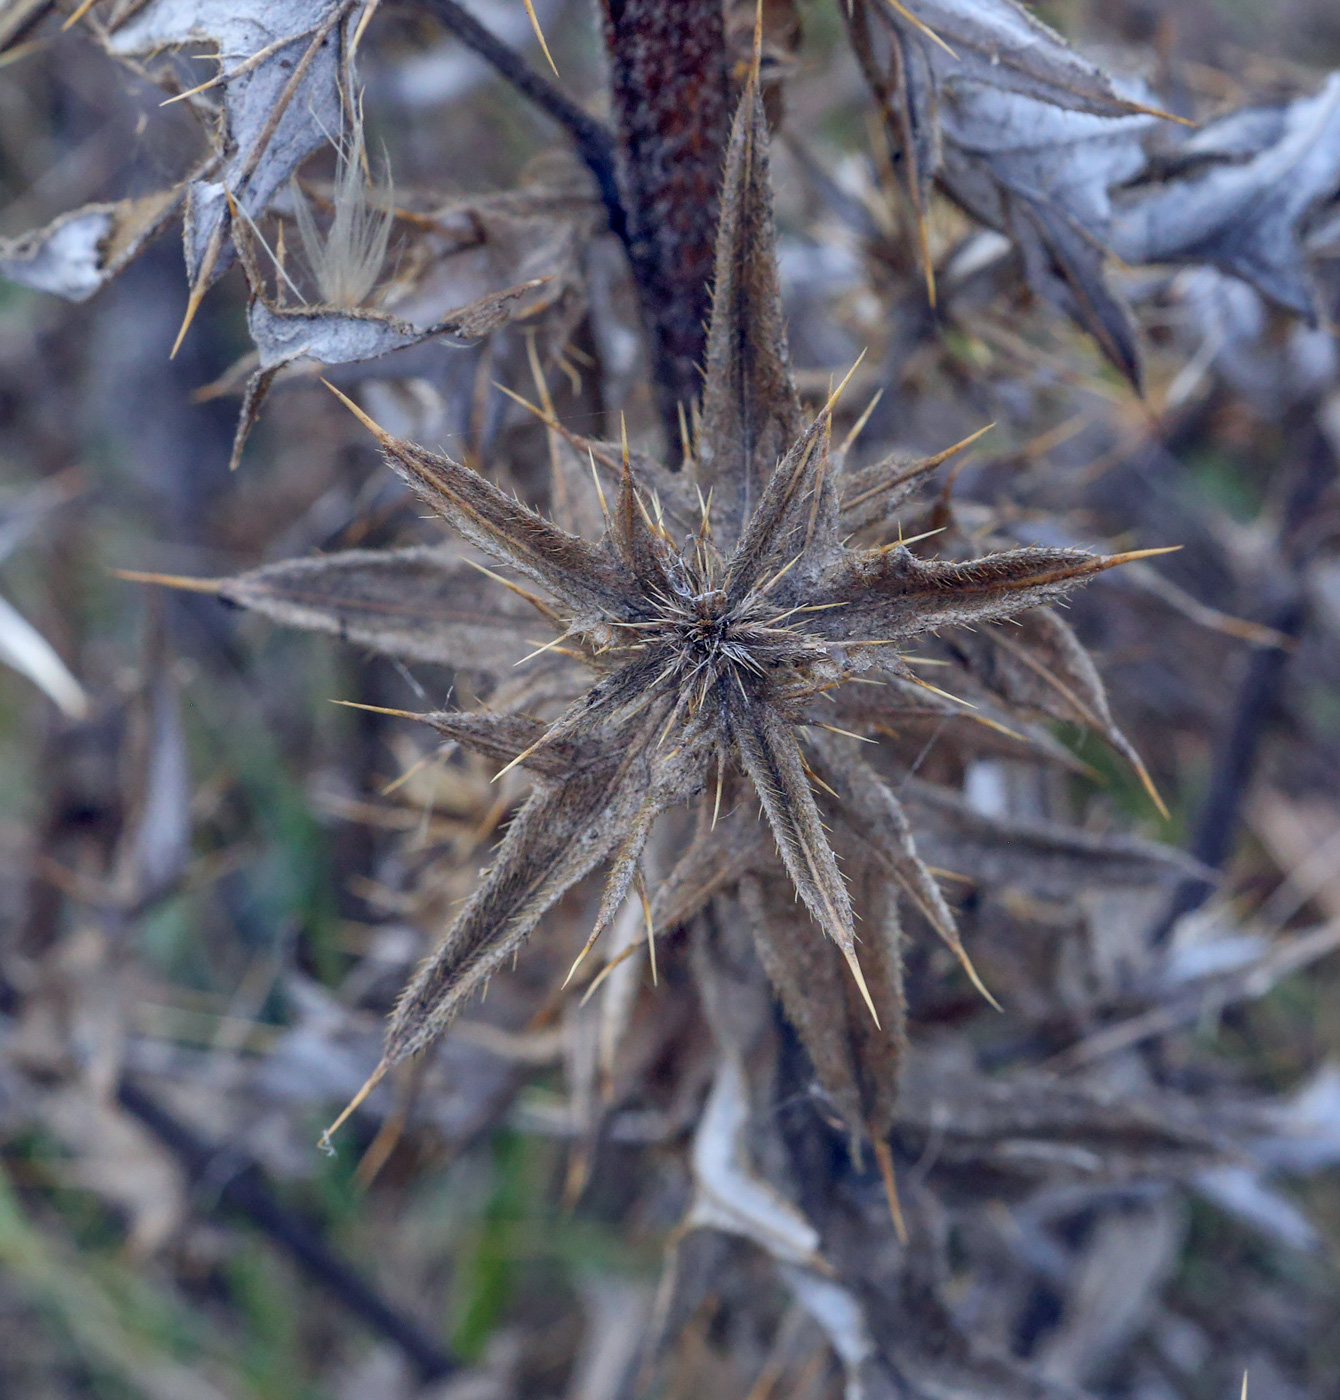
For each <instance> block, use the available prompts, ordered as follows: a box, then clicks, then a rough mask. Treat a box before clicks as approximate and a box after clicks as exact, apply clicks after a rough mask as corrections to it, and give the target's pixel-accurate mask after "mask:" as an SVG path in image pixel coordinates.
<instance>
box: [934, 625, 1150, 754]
mask: <svg viewBox="0 0 1340 1400" xmlns="http://www.w3.org/2000/svg"><path fill="white" fill-rule="evenodd" d="M954 649H955V650H956V651H957V652H959V653H960V654H961V655H962V656H963V657H964V658H965V659H966V660H967V662H968V665H969V668H970V669H971V670H972V671H973V673H974V674H975V675H976V676H977V677H978V679H979V680H981V682H982V683H983V684H984V685H985V686H986V687H987V688H988V689H989V690H991V691H993V692H994V693H995V694H997V695H999V696H1000V697H1001V698H1002V699H1003V700H1004V701H1005V702H1006V703H1007V704H1008V705H1009V706H1010V707H1011V708H1013V709H1017V710H1022V711H1025V712H1027V711H1030V710H1032V711H1036V712H1040V713H1041V714H1044V715H1048V716H1050V717H1051V718H1052V719H1059V720H1064V721H1067V722H1069V723H1071V724H1079V725H1082V726H1083V727H1084V728H1086V729H1090V730H1092V731H1093V732H1094V733H1096V734H1100V735H1101V736H1102V737H1103V738H1104V739H1106V740H1107V741H1108V743H1110V744H1111V745H1112V747H1113V748H1114V749H1116V750H1117V752H1118V753H1120V754H1121V755H1122V756H1123V757H1124V758H1127V759H1128V760H1130V761H1132V762H1133V763H1134V764H1135V765H1136V766H1137V768H1138V767H1141V765H1140V760H1139V758H1138V756H1136V754H1135V750H1134V749H1133V748H1132V747H1131V744H1130V742H1129V740H1128V739H1127V738H1126V736H1125V735H1124V734H1123V733H1122V732H1121V730H1120V729H1119V728H1118V727H1117V724H1116V721H1115V720H1114V719H1113V718H1112V711H1111V708H1110V707H1109V705H1108V702H1107V691H1106V689H1105V688H1104V686H1103V681H1102V677H1101V676H1099V674H1098V668H1097V667H1096V666H1095V665H1094V664H1093V658H1092V657H1090V655H1089V653H1088V652H1087V651H1085V650H1084V647H1083V645H1082V644H1081V643H1080V640H1079V638H1078V637H1076V636H1075V634H1074V632H1073V630H1072V629H1071V627H1070V625H1069V623H1067V622H1066V621H1065V619H1064V618H1062V617H1060V616H1059V615H1058V614H1057V613H1056V612H1054V611H1053V610H1052V609H1051V608H1035V609H1033V610H1032V611H1031V612H1028V613H1026V614H1025V615H1024V616H1023V617H1021V618H1019V619H1018V621H1017V622H1015V623H1013V624H1012V625H1011V626H1009V627H990V628H983V629H982V630H981V631H977V632H972V633H960V634H958V635H957V636H956V637H955V638H954Z"/></svg>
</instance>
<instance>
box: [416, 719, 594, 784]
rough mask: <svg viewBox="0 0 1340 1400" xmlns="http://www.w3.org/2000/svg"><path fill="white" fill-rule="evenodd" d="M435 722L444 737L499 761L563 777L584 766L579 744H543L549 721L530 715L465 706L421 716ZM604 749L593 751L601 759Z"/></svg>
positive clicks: (433, 725) (430, 722)
mask: <svg viewBox="0 0 1340 1400" xmlns="http://www.w3.org/2000/svg"><path fill="white" fill-rule="evenodd" d="M420 718H421V719H422V720H423V722H424V723H425V724H429V725H432V727H433V728H434V729H436V730H437V732H438V733H439V734H440V735H442V737H443V738H444V739H450V740H453V741H454V742H455V743H458V744H459V745H460V746H461V747H462V748H463V749H469V750H470V751H471V752H472V753H477V754H480V755H481V756H482V757H484V758H488V759H492V760H493V761H494V762H495V763H499V764H508V763H516V764H518V765H519V766H520V767H522V768H526V769H529V770H530V771H531V772H534V773H539V774H540V775H541V776H542V777H546V778H561V777H563V776H564V775H565V774H566V773H568V772H569V771H570V770H571V769H573V768H575V767H578V766H581V765H582V762H583V759H582V756H581V751H580V748H579V746H578V745H576V744H573V743H570V742H566V741H562V740H560V741H557V742H555V743H551V744H543V743H541V740H542V739H543V738H544V736H545V725H544V724H543V723H542V722H541V721H540V720H538V719H532V718H531V717H530V716H529V715H513V714H490V713H487V712H485V713H480V714H470V713H468V712H466V711H464V710H438V711H434V712H433V713H431V714H425V715H422V716H420ZM601 752H602V751H599V750H597V751H596V752H595V753H593V754H592V756H591V760H590V761H592V762H596V761H599V756H600V753H601Z"/></svg>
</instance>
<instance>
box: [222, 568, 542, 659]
mask: <svg viewBox="0 0 1340 1400" xmlns="http://www.w3.org/2000/svg"><path fill="white" fill-rule="evenodd" d="M219 595H220V597H222V598H224V599H226V600H227V601H228V602H230V603H235V604H236V605H237V606H239V607H243V608H250V609H251V610H253V611H255V612H259V613H262V614H263V615H264V616H266V617H268V618H270V619H271V620H273V621H275V622H278V623H281V624H283V625H284V626H286V627H298V628H302V629H304V630H306V631H309V632H327V633H330V634H332V635H334V636H337V637H340V638H342V639H344V640H347V641H351V642H356V643H358V644H359V645H361V646H366V647H370V648H372V650H374V651H378V652H381V653H382V654H383V655H386V656H396V657H400V658H401V659H402V660H406V661H429V662H436V663H438V664H440V665H455V666H459V667H462V668H463V669H466V670H474V671H478V672H482V673H486V674H492V675H504V674H506V673H507V672H508V671H509V670H510V669H511V667H512V666H513V664H514V663H515V662H516V661H517V659H518V658H519V657H521V656H524V655H525V654H526V652H527V651H531V650H533V649H534V648H533V645H532V644H531V643H530V641H529V639H530V638H532V637H534V635H535V632H536V629H537V627H539V628H543V627H544V626H545V620H544V618H543V616H542V614H540V612H539V611H538V610H537V609H536V608H535V607H534V606H533V605H532V604H531V603H529V602H527V601H526V599H525V598H522V597H519V596H518V595H517V594H516V593H514V592H512V591H511V590H510V589H508V588H505V587H503V585H502V584H500V583H497V582H495V581H494V580H493V579H491V578H489V577H488V575H487V574H483V573H481V572H480V571H479V569H478V568H476V567H473V566H472V565H470V564H469V563H467V562H466V560H465V559H464V558H463V557H462V556H461V555H460V554H459V553H457V552H456V551H453V550H450V549H445V548H442V547H440V546H439V547H433V546H416V547H411V548H408V549H394V550H374V549H350V550H344V551H341V552H340V553H337V554H325V555H318V556H316V557H314V558H310V559H290V560H285V561H283V562H281V563H277V564H266V565H263V566H262V567H261V568H259V569H253V570H252V571H251V572H250V573H246V574H240V575H239V576H238V577H236V578H232V579H226V580H224V581H223V582H222V583H221V584H220V585H219Z"/></svg>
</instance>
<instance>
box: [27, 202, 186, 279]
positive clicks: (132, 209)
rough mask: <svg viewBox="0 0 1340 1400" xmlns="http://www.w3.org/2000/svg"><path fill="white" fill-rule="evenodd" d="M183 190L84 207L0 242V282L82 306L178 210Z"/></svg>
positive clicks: (133, 256) (134, 255)
mask: <svg viewBox="0 0 1340 1400" xmlns="http://www.w3.org/2000/svg"><path fill="white" fill-rule="evenodd" d="M185 193H186V186H185V185H178V186H177V187H176V188H174V189H170V190H160V191H158V192H157V193H155V194H146V195H140V196H138V197H137V198H135V199H122V200H119V201H118V202H116V203H115V204H86V205H85V206H84V207H83V208H82V209H75V210H73V211H72V212H70V213H68V214H62V215H61V216H60V218H58V219H55V220H53V221H52V222H51V223H49V224H48V225H47V226H46V227H45V228H41V229H34V230H33V231H32V232H31V233H25V234H21V235H20V236H19V237H18V238H7V239H3V240H0V276H4V277H8V278H9V279H10V281H11V282H20V283H22V284H23V285H24V286H25V287H33V288H35V289H36V290H37V291H39V292H53V293H55V295H56V296H61V297H64V298H65V299H66V300H67V301H85V300H87V299H88V298H89V297H91V296H92V295H93V293H94V292H96V291H98V290H100V289H101V288H102V287H103V286H104V285H105V284H106V283H107V282H109V281H110V280H111V279H112V278H113V277H115V276H116V274H117V273H118V272H120V271H121V269H122V268H124V267H125V266H126V264H127V263H129V262H130V261H131V260H132V259H134V258H135V257H136V255H137V254H138V253H139V252H140V250H141V249H142V248H143V247H144V246H145V244H147V243H148V242H149V240H150V239H151V238H153V237H154V235H155V234H157V233H158V232H159V231H160V230H161V229H162V228H163V226H164V225H165V224H166V223H167V222H168V220H169V219H171V218H172V217H173V216H174V215H175V214H176V213H177V210H178V209H179V208H180V207H181V202H182V199H183V197H184V196H185Z"/></svg>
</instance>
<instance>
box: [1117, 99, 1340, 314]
mask: <svg viewBox="0 0 1340 1400" xmlns="http://www.w3.org/2000/svg"><path fill="white" fill-rule="evenodd" d="M1264 115H1265V114H1262V115H1261V117H1260V118H1256V119H1252V120H1249V114H1247V113H1235V114H1234V116H1233V117H1231V118H1229V119H1227V122H1226V123H1218V124H1216V125H1215V126H1210V127H1208V128H1206V129H1205V130H1204V131H1202V132H1198V133H1197V134H1196V135H1195V136H1194V137H1192V138H1191V140H1190V141H1188V142H1187V144H1186V146H1184V147H1183V152H1182V154H1183V155H1189V156H1196V155H1203V156H1207V157H1209V156H1216V157H1219V158H1220V159H1219V160H1218V162H1217V163H1215V164H1213V165H1212V167H1211V168H1210V169H1209V170H1208V171H1206V172H1205V173H1202V174H1198V175H1193V176H1189V177H1187V178H1184V179H1174V180H1171V181H1169V182H1168V183H1167V184H1165V185H1163V186H1156V187H1154V188H1153V189H1150V190H1148V191H1146V190H1137V191H1136V192H1135V193H1134V194H1133V196H1132V198H1131V199H1130V201H1129V202H1127V203H1126V204H1124V205H1123V207H1122V208H1121V210H1120V212H1119V213H1118V214H1117V217H1116V219H1115V220H1114V222H1113V225H1112V231H1111V246H1112V248H1113V250H1114V251H1115V252H1116V253H1117V254H1118V255H1119V256H1120V257H1122V258H1124V259H1125V260H1126V261H1127V262H1141V263H1146V262H1171V263H1211V264H1213V265H1214V266H1215V267H1218V268H1220V269H1221V270H1222V271H1224V272H1231V273H1233V274H1235V275H1236V276H1238V277H1242V278H1244V279H1245V280H1246V281H1248V282H1250V283H1251V284H1252V285H1253V286H1254V287H1256V288H1257V290H1258V291H1260V292H1262V293H1263V294H1264V295H1266V296H1268V297H1270V298H1271V299H1272V300H1274V301H1277V302H1279V303H1280V305H1282V306H1285V307H1288V309H1289V310H1291V311H1294V312H1296V313H1297V314H1298V315H1300V316H1305V317H1307V318H1308V319H1309V320H1311V321H1313V322H1315V321H1316V319H1317V317H1318V308H1317V300H1316V293H1315V291H1314V289H1313V287H1312V284H1311V282H1310V280H1309V278H1308V275H1307V271H1306V258H1305V256H1304V253H1303V247H1302V240H1301V234H1302V226H1303V223H1304V220H1305V219H1306V218H1307V216H1308V214H1309V213H1311V212H1312V211H1313V210H1314V209H1316V208H1318V207H1319V206H1320V205H1321V204H1322V203H1323V202H1324V201H1325V200H1327V199H1329V198H1331V197H1332V196H1333V195H1334V194H1335V193H1336V191H1337V189H1340V73H1337V74H1332V75H1331V77H1330V78H1328V79H1327V81H1326V83H1325V85H1324V86H1323V87H1322V88H1321V90H1320V91H1319V92H1318V93H1316V94H1315V95H1314V96H1312V97H1304V98H1298V99H1296V100H1295V101H1293V102H1291V103H1290V104H1289V105H1288V106H1287V107H1285V108H1283V110H1282V111H1280V112H1279V113H1278V114H1277V120H1276V121H1267V120H1264V119H1263V118H1264ZM1223 126H1227V128H1228V129H1227V130H1226V131H1224V130H1218V129H1217V127H1223ZM1244 155H1250V159H1246V160H1244V159H1243V158H1242V157H1243V156H1244Z"/></svg>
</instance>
